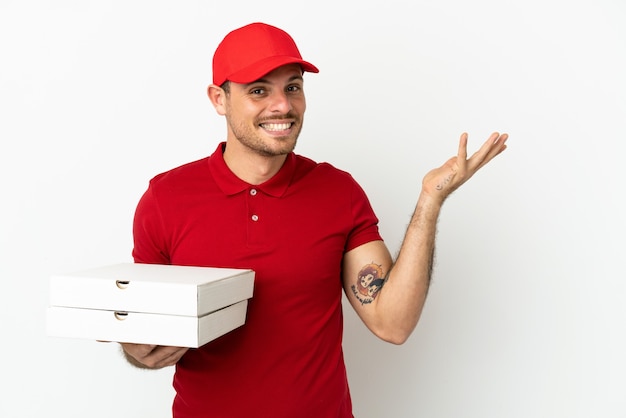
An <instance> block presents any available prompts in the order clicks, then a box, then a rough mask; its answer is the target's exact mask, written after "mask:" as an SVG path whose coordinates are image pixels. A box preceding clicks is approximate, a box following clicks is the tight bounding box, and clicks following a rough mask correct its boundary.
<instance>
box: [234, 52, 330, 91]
mask: <svg viewBox="0 0 626 418" xmlns="http://www.w3.org/2000/svg"><path fill="white" fill-rule="evenodd" d="M288 64H298V65H300V67H302V71H306V72H309V73H319V70H318V69H317V67H316V66H315V65H313V64H311V63H310V62H307V61H304V60H302V59H298V58H295V57H285V56H278V57H269V58H265V59H263V60H261V61H258V62H255V63H254V64H252V65H249V66H248V67H246V68H244V69H243V70H239V71H237V72H236V73H233V74H231V75H229V76H228V77H227V80H229V81H232V82H234V83H239V84H248V83H252V82H253V81H256V80H258V79H260V78H262V77H263V76H264V75H265V74H268V73H270V72H272V71H273V70H275V69H277V68H278V67H282V66H283V65H288Z"/></svg>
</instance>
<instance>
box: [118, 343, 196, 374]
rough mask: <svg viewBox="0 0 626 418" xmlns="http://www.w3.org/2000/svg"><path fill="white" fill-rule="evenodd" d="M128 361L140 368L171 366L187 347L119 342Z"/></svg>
mask: <svg viewBox="0 0 626 418" xmlns="http://www.w3.org/2000/svg"><path fill="white" fill-rule="evenodd" d="M120 345H121V346H122V349H123V350H124V354H125V355H126V358H127V359H128V361H129V362H130V363H131V364H132V365H134V366H136V367H140V368H147V369H160V368H163V367H167V366H173V365H174V364H176V363H177V362H178V360H180V358H181V357H182V356H183V354H185V353H186V352H187V350H188V348H185V347H167V346H161V345H148V344H130V343H120Z"/></svg>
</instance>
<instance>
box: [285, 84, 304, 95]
mask: <svg viewBox="0 0 626 418" xmlns="http://www.w3.org/2000/svg"><path fill="white" fill-rule="evenodd" d="M300 90H301V88H300V86H298V85H291V86H289V87H287V91H288V92H291V93H297V92H299V91H300Z"/></svg>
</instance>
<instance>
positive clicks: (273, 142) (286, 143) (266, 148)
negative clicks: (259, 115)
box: [228, 115, 302, 157]
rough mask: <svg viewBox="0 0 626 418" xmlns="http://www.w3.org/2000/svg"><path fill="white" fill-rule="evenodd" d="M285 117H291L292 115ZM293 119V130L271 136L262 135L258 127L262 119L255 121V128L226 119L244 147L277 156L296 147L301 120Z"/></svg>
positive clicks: (261, 130)
mask: <svg viewBox="0 0 626 418" xmlns="http://www.w3.org/2000/svg"><path fill="white" fill-rule="evenodd" d="M287 117H289V118H292V115H288V116H287ZM294 120H295V122H294V125H293V126H292V129H293V131H292V132H291V133H290V134H289V135H286V136H277V137H271V138H270V137H269V136H266V135H264V132H263V128H261V127H259V124H260V123H262V121H261V122H256V123H255V126H257V127H258V128H257V129H256V130H255V129H254V128H251V127H250V126H248V125H245V124H243V123H242V124H237V123H235V122H233V121H232V120H228V125H229V126H230V130H231V131H232V133H233V135H234V136H235V138H237V140H238V141H239V142H240V143H241V144H242V145H243V146H245V147H246V148H248V149H250V150H252V151H253V152H255V153H257V154H259V155H261V156H264V157H277V156H280V155H286V154H289V153H290V152H292V151H293V150H294V149H295V148H296V143H297V142H298V137H299V136H300V132H301V131H302V120H301V119H300V118H295V119H294Z"/></svg>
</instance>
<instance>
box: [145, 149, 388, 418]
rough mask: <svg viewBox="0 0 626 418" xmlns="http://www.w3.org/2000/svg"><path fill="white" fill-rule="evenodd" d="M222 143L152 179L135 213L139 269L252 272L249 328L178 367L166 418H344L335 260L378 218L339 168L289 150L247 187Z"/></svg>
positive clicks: (374, 229)
mask: <svg viewBox="0 0 626 418" xmlns="http://www.w3.org/2000/svg"><path fill="white" fill-rule="evenodd" d="M224 146H225V144H220V145H219V146H218V147H217V149H216V151H215V152H214V153H213V154H212V155H211V156H210V157H208V158H204V159H202V160H199V161H195V162H192V163H189V164H186V165H183V166H181V167H178V168H176V169H173V170H171V171H168V172H166V173H163V174H160V175H158V176H156V177H155V178H153V179H152V180H151V182H150V185H149V188H148V190H147V191H146V193H145V194H144V196H143V197H142V198H141V200H140V202H139V205H138V206H137V212H136V215H135V222H134V228H133V233H134V239H135V246H134V249H133V256H134V258H135V261H136V262H140V263H158V264H177V265H196V266H214V267H234V268H251V269H253V270H254V271H255V273H256V278H255V289H254V295H253V297H252V299H251V300H250V303H249V306H248V316H247V319H246V324H245V325H244V326H243V327H241V328H238V329H237V330H235V331H232V332H230V333H229V334H227V335H225V336H223V337H220V338H218V339H217V340H214V341H212V342H210V343H208V344H206V345H205V346H203V347H201V348H199V349H192V350H189V351H188V352H187V353H186V354H185V356H184V357H183V358H182V359H181V360H180V361H179V362H178V364H177V366H176V373H175V376H174V388H175V389H176V392H177V394H176V398H175V400H174V405H173V412H174V417H217V418H226V417H228V418H231V417H242V418H251V417H254V418H262V417H272V418H280V417H285V418H294V417H298V418H305V417H315V418H326V417H333V418H335V417H341V418H345V417H352V405H351V400H350V393H349V389H348V382H347V379H346V370H345V365H344V361H343V352H342V348H341V342H342V331H343V328H342V327H343V319H342V311H341V309H342V307H341V298H342V283H341V264H342V257H343V254H344V253H345V252H346V251H349V250H351V249H353V248H355V247H358V246H359V245H362V244H364V243H367V242H370V241H373V240H380V239H381V238H380V235H379V232H378V226H377V223H378V220H377V218H376V216H375V215H374V212H373V211H372V208H371V206H370V204H369V202H368V200H367V197H366V196H365V193H364V192H363V190H362V189H361V188H360V187H359V185H358V184H357V183H356V182H355V181H354V179H353V178H352V177H351V176H350V175H349V174H347V173H346V172H343V171H340V170H338V169H336V168H334V167H333V166H331V165H329V164H326V163H321V164H317V163H315V162H313V161H311V160H309V159H307V158H304V157H302V156H299V155H296V154H293V153H292V154H290V155H289V156H288V157H287V159H286V161H285V164H284V165H283V167H282V168H281V169H280V171H279V172H278V173H277V174H276V175H275V176H274V177H272V178H271V179H270V180H268V181H267V182H265V183H263V184H260V185H254V186H253V185H250V184H248V183H246V182H244V181H242V180H240V179H239V178H238V177H236V176H235V175H234V174H233V173H232V172H231V171H230V170H229V169H228V167H227V166H226V163H225V162H224V158H223V147H224Z"/></svg>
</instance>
